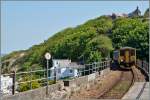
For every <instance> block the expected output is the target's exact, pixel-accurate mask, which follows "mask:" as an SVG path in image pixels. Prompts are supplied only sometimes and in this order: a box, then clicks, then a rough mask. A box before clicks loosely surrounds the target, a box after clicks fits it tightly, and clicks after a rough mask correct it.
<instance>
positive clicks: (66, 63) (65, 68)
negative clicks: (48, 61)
mask: <svg viewBox="0 0 150 100" xmlns="http://www.w3.org/2000/svg"><path fill="white" fill-rule="evenodd" d="M79 67H82V65H79V64H77V63H75V62H71V60H68V59H53V67H52V68H51V70H52V71H51V74H50V77H53V76H54V69H56V71H55V72H56V77H57V79H61V78H65V77H77V76H78V68H79ZM52 79H53V78H52Z"/></svg>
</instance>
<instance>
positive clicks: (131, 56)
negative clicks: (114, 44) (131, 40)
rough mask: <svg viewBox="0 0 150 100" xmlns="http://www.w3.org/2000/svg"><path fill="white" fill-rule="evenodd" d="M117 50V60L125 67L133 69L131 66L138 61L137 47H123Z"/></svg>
mask: <svg viewBox="0 0 150 100" xmlns="http://www.w3.org/2000/svg"><path fill="white" fill-rule="evenodd" d="M117 51H118V57H117V58H116V59H115V60H117V62H118V64H119V66H120V67H121V68H124V69H131V66H132V65H135V63H136V49H135V48H131V47H123V48H120V49H119V50H117ZM115 52H116V51H115Z"/></svg>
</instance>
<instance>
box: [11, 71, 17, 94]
mask: <svg viewBox="0 0 150 100" xmlns="http://www.w3.org/2000/svg"><path fill="white" fill-rule="evenodd" d="M12 78H13V80H12V83H13V85H12V94H13V95H14V94H15V87H16V84H15V82H16V71H15V70H14V71H13V74H12Z"/></svg>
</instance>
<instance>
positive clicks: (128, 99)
mask: <svg viewBox="0 0 150 100" xmlns="http://www.w3.org/2000/svg"><path fill="white" fill-rule="evenodd" d="M149 88H150V87H149V82H135V83H134V85H133V86H132V87H131V88H130V90H129V91H128V92H127V93H126V94H125V95H124V96H123V98H122V99H123V100H149V98H150V95H149V93H150V90H149Z"/></svg>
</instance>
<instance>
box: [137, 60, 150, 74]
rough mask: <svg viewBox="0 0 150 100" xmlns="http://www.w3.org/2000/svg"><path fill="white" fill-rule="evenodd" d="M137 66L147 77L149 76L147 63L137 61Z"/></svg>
mask: <svg viewBox="0 0 150 100" xmlns="http://www.w3.org/2000/svg"><path fill="white" fill-rule="evenodd" d="M137 66H138V67H140V68H142V69H143V70H144V71H145V72H146V74H147V75H149V74H150V73H149V63H147V62H146V61H142V60H139V59H138V60H137Z"/></svg>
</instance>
